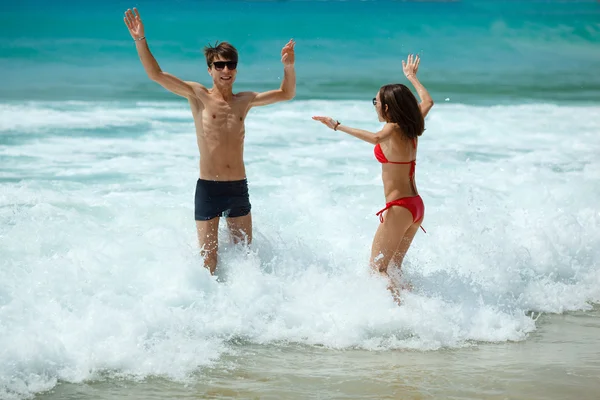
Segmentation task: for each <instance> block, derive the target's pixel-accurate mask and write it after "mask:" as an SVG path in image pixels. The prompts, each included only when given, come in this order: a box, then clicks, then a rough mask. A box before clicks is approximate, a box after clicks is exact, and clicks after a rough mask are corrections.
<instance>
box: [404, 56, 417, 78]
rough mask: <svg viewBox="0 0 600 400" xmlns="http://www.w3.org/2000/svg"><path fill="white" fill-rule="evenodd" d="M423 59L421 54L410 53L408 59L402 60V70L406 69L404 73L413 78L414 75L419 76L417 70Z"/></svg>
mask: <svg viewBox="0 0 600 400" xmlns="http://www.w3.org/2000/svg"><path fill="white" fill-rule="evenodd" d="M420 62H421V59H420V58H419V56H414V57H413V55H412V54H409V55H408V58H407V59H406V61H404V60H402V70H403V71H404V75H406V77H407V78H411V77H413V76H417V71H418V70H419V63H420Z"/></svg>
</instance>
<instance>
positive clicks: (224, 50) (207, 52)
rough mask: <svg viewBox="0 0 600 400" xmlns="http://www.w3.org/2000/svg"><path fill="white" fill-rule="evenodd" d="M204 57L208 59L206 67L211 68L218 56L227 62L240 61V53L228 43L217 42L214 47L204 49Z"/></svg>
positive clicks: (209, 46)
mask: <svg viewBox="0 0 600 400" xmlns="http://www.w3.org/2000/svg"><path fill="white" fill-rule="evenodd" d="M204 56H205V57H206V65H208V67H209V68H210V66H211V65H212V62H213V61H214V60H215V58H217V56H219V57H221V58H224V59H225V60H227V61H234V62H237V61H238V52H237V50H236V48H235V47H233V46H232V45H231V44H230V43H228V42H221V43H219V42H216V43H215V45H214V46H212V45H210V44H209V45H208V46H205V47H204Z"/></svg>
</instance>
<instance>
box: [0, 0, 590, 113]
mask: <svg viewBox="0 0 600 400" xmlns="http://www.w3.org/2000/svg"><path fill="white" fill-rule="evenodd" d="M133 6H137V7H138V8H139V10H140V11H141V13H142V18H143V19H144V21H145V24H146V31H147V37H148V42H149V44H150V46H151V49H152V51H153V52H154V54H155V56H156V58H157V60H158V61H159V63H160V64H161V66H162V67H163V69H164V70H167V71H170V72H172V73H174V74H176V75H181V76H182V77H185V78H186V79H190V80H199V81H202V82H206V81H207V78H208V75H207V73H206V70H205V63H204V59H203V56H202V53H201V49H202V47H203V46H204V45H205V44H207V43H209V42H210V43H214V42H215V41H216V40H227V41H230V42H232V43H233V44H234V45H235V46H236V47H237V48H238V49H239V52H240V57H241V58H240V60H241V64H240V73H239V75H238V86H239V88H240V89H246V88H252V90H259V89H261V88H269V87H271V86H272V85H277V83H278V81H279V79H280V76H281V66H280V62H279V52H280V49H281V47H282V46H283V44H285V42H286V41H287V40H288V39H289V38H291V37H293V38H295V39H296V41H297V42H298V45H297V57H298V65H297V68H298V99H315V98H316V99H323V98H326V99H363V98H364V99H368V98H370V96H372V94H373V92H374V91H376V89H377V88H378V87H379V86H380V85H381V84H382V82H389V81H402V79H403V76H402V69H401V63H400V60H401V59H402V58H403V57H405V56H406V54H408V53H419V54H421V56H422V59H423V62H422V67H421V76H422V78H423V80H424V81H425V82H427V84H428V87H429V88H430V89H431V92H432V93H433V95H434V98H435V99H437V100H440V101H443V100H445V99H446V98H450V101H452V102H458V103H468V104H474V103H494V102H504V103H506V102H523V101H538V102H560V101H571V102H590V101H595V100H596V99H598V98H599V97H600V78H598V74H597V73H596V72H595V71H597V70H599V69H600V53H599V52H598V51H597V49H598V45H599V43H600V26H599V22H598V21H600V4H599V3H598V2H597V1H572V2H559V1H525V2H516V1H449V2H435V1H434V2H410V1H408V2H401V1H301V0H299V1H173V2H159V1H146V2H138V3H135V2H134V3H126V2H121V1H106V2H99V3H79V2H74V1H66V2H60V4H58V3H56V2H41V1H31V0H29V1H19V2H13V3H8V2H7V3H5V4H3V5H2V6H0V10H1V11H2V12H1V14H0V24H1V25H2V27H3V28H2V30H1V31H0V53H1V54H2V56H1V57H2V58H1V64H0V72H1V73H2V75H3V76H4V77H5V79H3V81H4V85H3V88H2V91H1V92H0V98H1V99H5V100H23V99H38V100H57V99H60V100H73V99H86V100H92V99H104V100H111V101H113V100H122V99H146V100H148V99H155V100H157V99H172V96H170V95H169V94H168V93H165V92H164V91H163V90H162V89H160V88H157V87H156V85H154V84H152V83H151V82H149V81H148V80H147V79H146V78H145V76H144V74H143V70H142V69H141V66H140V65H139V63H138V60H137V55H136V53H135V51H134V48H133V43H132V41H131V39H130V37H129V35H128V33H127V31H126V29H125V26H124V24H123V21H122V13H123V11H124V10H125V9H127V8H128V7H133ZM25 16H26V17H25Z"/></svg>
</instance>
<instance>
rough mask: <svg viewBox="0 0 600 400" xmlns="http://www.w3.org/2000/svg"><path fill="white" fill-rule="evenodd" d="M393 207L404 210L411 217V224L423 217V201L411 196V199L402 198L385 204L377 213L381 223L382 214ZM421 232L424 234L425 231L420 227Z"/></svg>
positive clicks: (418, 197) (419, 197)
mask: <svg viewBox="0 0 600 400" xmlns="http://www.w3.org/2000/svg"><path fill="white" fill-rule="evenodd" d="M393 206H400V207H404V208H406V209H407V210H408V211H410V213H411V214H412V216H413V222H417V221H420V220H421V219H422V218H423V216H424V215H425V205H424V204H423V199H421V196H419V195H416V196H411V197H402V198H401V199H397V200H392V201H390V202H389V203H386V204H385V208H384V209H383V210H381V211H379V212H378V213H377V214H375V215H377V216H378V217H379V221H381V222H382V223H383V212H384V211H386V210H387V209H389V208H390V207H393ZM421 229H423V232H426V231H425V229H424V228H423V227H422V226H421Z"/></svg>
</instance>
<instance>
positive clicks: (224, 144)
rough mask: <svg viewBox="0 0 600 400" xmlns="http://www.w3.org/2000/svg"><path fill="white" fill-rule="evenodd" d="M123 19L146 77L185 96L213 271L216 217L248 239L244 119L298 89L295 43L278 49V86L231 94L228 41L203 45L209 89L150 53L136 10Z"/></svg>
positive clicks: (203, 237) (199, 218) (232, 61)
mask: <svg viewBox="0 0 600 400" xmlns="http://www.w3.org/2000/svg"><path fill="white" fill-rule="evenodd" d="M124 19H125V24H126V25H127V28H128V29H129V33H130V34H131V37H132V38H133V39H134V41H135V46H136V49H137V52H138V55H139V57H140V60H141V61H142V65H143V66H144V69H145V70H146V73H147V74H148V77H149V78H150V79H152V80H153V81H155V82H156V83H158V84H160V85H161V86H163V87H164V88H165V89H167V90H169V91H171V92H173V93H175V94H177V95H179V96H182V97H185V98H187V99H188V102H189V104H190V107H191V110H192V115H193V117H194V123H195V125H196V138H197V141H198V149H199V150H200V178H199V179H198V182H197V184H196V206H195V218H196V228H197V231H198V241H199V244H200V249H201V252H202V255H203V257H204V265H205V266H206V267H207V268H208V269H209V270H210V273H211V274H214V272H215V268H216V266H217V249H218V227H219V219H220V217H226V218H227V226H228V227H229V230H230V232H231V234H232V235H233V237H234V240H236V242H245V243H250V242H251V241H252V216H251V213H250V208H251V207H250V201H249V196H248V184H247V181H246V170H245V166H244V157H243V155H244V135H245V127H244V120H245V118H246V115H247V114H248V111H249V110H250V108H251V107H256V106H264V105H267V104H273V103H276V102H280V101H285V100H291V99H292V98H293V97H294V96H295V93H296V73H295V70H294V61H295V60H294V46H295V42H294V41H293V40H290V41H289V42H288V43H287V44H286V45H285V46H284V47H283V49H282V50H281V62H282V63H283V71H284V76H283V81H282V82H281V87H280V88H279V89H276V90H271V91H267V92H262V93H258V92H240V93H237V94H234V93H233V91H232V86H233V82H234V81H235V77H236V73H237V70H236V67H237V61H238V53H237V50H236V49H235V48H234V47H233V46H232V45H230V44H229V43H227V42H221V43H220V44H218V45H216V46H215V47H213V46H207V47H205V48H204V55H205V56H206V63H207V65H208V73H209V74H210V76H211V77H212V81H213V82H212V83H213V87H212V88H211V89H208V88H206V87H205V86H203V85H201V84H199V83H197V82H190V81H183V80H181V79H179V78H177V77H175V76H173V75H171V74H169V73H167V72H164V71H163V70H162V69H161V68H160V67H159V65H158V63H157V62H156V60H155V59H154V57H153V56H152V54H151V53H150V49H149V48H148V43H147V41H146V38H145V36H144V25H143V23H142V19H141V18H140V14H139V12H138V11H137V10H136V9H135V8H134V9H133V11H131V10H127V11H126V12H125V18H124Z"/></svg>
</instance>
